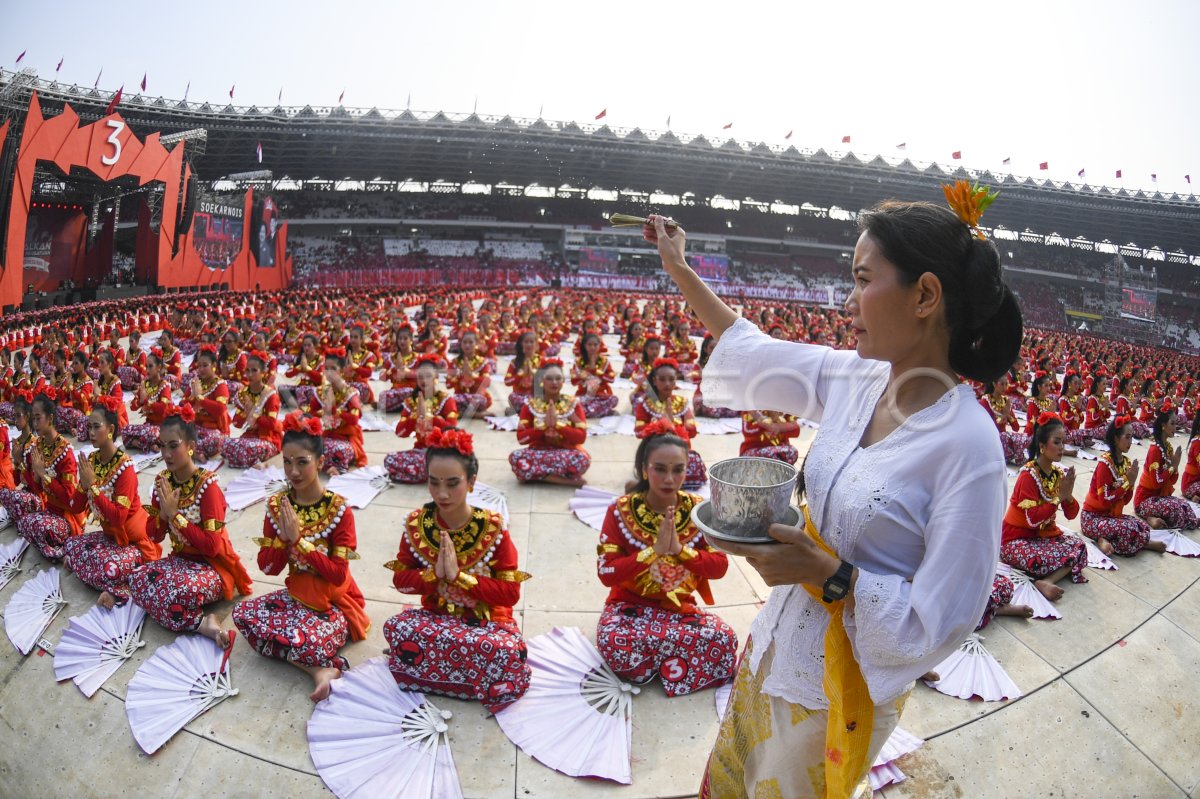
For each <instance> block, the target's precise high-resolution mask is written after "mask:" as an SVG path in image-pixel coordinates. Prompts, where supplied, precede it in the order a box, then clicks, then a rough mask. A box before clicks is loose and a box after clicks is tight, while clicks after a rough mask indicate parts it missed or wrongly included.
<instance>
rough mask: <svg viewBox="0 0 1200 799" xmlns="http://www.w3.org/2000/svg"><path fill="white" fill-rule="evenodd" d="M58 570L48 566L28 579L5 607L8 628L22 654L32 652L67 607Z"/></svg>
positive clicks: (10, 637) (5, 623)
mask: <svg viewBox="0 0 1200 799" xmlns="http://www.w3.org/2000/svg"><path fill="white" fill-rule="evenodd" d="M66 605H67V601H66V600H65V599H63V595H62V590H61V589H60V588H59V571H58V569H46V570H45V571H42V572H38V573H37V574H36V575H34V576H33V577H31V578H30V579H29V580H28V581H26V583H25V585H23V586H21V587H20V588H18V589H17V592H16V593H15V594H13V595H12V599H10V600H8V606H7V607H6V608H4V629H5V631H6V632H7V633H8V640H10V641H12V642H13V646H15V647H16V648H17V650H18V651H20V653H21V654H22V655H28V654H29V653H30V652H31V651H32V650H33V647H34V645H35V644H36V643H37V641H38V638H40V637H41V635H42V633H43V632H45V631H46V628H47V627H49V626H50V622H51V621H53V619H54V617H55V616H57V615H58V612H59V611H60V610H62V609H63V608H64V607H66Z"/></svg>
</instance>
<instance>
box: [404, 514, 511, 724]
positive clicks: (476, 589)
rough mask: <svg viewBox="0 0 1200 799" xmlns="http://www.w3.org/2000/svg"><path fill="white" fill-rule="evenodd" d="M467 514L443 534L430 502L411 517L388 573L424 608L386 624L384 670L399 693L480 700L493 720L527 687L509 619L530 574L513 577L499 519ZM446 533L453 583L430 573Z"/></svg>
mask: <svg viewBox="0 0 1200 799" xmlns="http://www.w3.org/2000/svg"><path fill="white" fill-rule="evenodd" d="M471 511H472V512H471V520H470V521H469V522H467V524H466V525H465V526H464V527H462V528H460V529H458V530H445V527H444V526H443V525H442V524H441V521H440V520H439V518H438V516H437V505H436V504H434V503H432V502H430V503H429V504H427V505H425V506H424V507H422V508H418V509H417V510H415V511H413V512H412V513H410V514H409V516H408V521H407V522H406V523H405V528H404V535H403V536H402V537H401V539H400V550H399V552H397V553H396V559H395V560H394V561H391V562H389V563H388V564H387V568H389V569H392V570H393V571H394V572H395V575H394V576H393V577H392V582H393V584H394V585H395V586H396V588H397V589H398V590H399V591H400V592H401V593H405V594H417V595H419V596H420V597H421V607H420V608H410V609H408V610H405V611H404V612H403V613H400V614H399V615H396V616H393V617H392V618H390V619H388V621H387V624H385V625H384V628H383V633H384V636H385V637H386V638H387V640H388V644H389V646H390V647H391V654H390V656H389V657H388V667H389V668H390V669H391V670H392V674H393V676H395V678H396V682H397V683H399V684H400V686H401V687H403V688H409V689H414V690H421V691H431V692H433V693H438V694H446V695H448V696H454V697H458V698H460V699H475V700H479V701H481V702H483V705H484V707H486V708H487V709H488V710H490V711H492V712H493V713H494V712H496V711H498V710H501V709H503V708H504V707H506V706H508V705H509V704H511V703H513V702H515V701H516V700H517V699H520V698H521V695H522V694H524V693H525V690H526V689H527V688H528V687H529V677H530V671H529V666H527V665H526V664H525V657H526V649H525V640H524V639H523V638H522V637H521V632H520V630H519V629H518V628H517V625H516V624H515V623H514V622H513V617H512V606H513V605H515V604H516V603H517V600H518V599H520V596H521V583H522V582H523V581H524V580H527V579H529V575H528V574H526V573H525V572H522V571H518V570H517V549H516V547H515V546H513V543H512V539H511V538H510V537H509V535H508V531H507V530H506V529H505V528H504V519H503V517H501V516H500V514H498V513H496V512H494V511H490V510H484V509H480V508H472V509H471ZM443 530H445V531H446V532H447V533H449V535H450V538H451V540H452V541H453V542H454V548H455V553H456V554H457V556H458V567H459V569H460V571H459V575H458V578H457V579H456V580H454V582H447V581H445V580H441V579H438V577H437V575H436V573H435V571H434V564H436V563H437V559H438V553H439V552H440V550H441V534H442V531H443Z"/></svg>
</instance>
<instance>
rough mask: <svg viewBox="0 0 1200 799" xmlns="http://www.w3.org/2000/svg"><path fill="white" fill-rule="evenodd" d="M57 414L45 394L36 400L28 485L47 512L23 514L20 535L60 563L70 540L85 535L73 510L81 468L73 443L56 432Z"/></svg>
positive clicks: (32, 411)
mask: <svg viewBox="0 0 1200 799" xmlns="http://www.w3.org/2000/svg"><path fill="white" fill-rule="evenodd" d="M54 411H55V407H54V401H53V400H52V399H50V398H49V397H47V396H46V395H45V394H39V395H38V396H37V397H34V399H33V404H32V406H31V408H30V413H29V421H30V424H31V426H32V427H33V432H34V439H33V440H32V441H31V442H30V445H29V447H28V449H27V456H26V457H27V458H28V463H29V470H30V472H31V473H32V480H30V479H29V478H27V482H29V483H30V484H31V487H32V485H36V486H37V488H38V490H39V493H40V495H41V500H42V503H43V504H44V506H45V510H43V511H42V512H40V513H26V514H25V515H23V516H22V517H21V518H20V520H19V521H18V522H17V532H18V533H20V535H21V537H22V538H24V539H25V540H26V541H28V542H29V543H31V544H33V545H34V546H36V547H37V548H38V550H39V551H40V552H41V553H42V555H43V556H45V558H46V559H47V560H52V561H58V560H62V556H63V544H64V543H66V541H67V539H68V538H70V537H71V536H75V535H79V534H80V533H81V532H83V513H82V512H78V511H73V510H71V497H72V496H73V494H74V492H75V486H76V484H77V481H78V477H77V476H78V474H79V469H78V466H77V464H76V461H75V450H73V449H71V442H69V441H68V440H67V439H66V438H65V437H63V436H62V435H61V434H60V433H59V432H58V431H57V430H55V429H54ZM34 480H36V483H33V481H34Z"/></svg>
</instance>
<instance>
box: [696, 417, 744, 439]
mask: <svg viewBox="0 0 1200 799" xmlns="http://www.w3.org/2000/svg"><path fill="white" fill-rule="evenodd" d="M696 432H697V433H699V434H700V435H705V436H723V435H728V434H730V433H740V432H742V420H741V419H740V418H737V417H735V418H732V419H709V418H707V417H701V418H699V419H697V420H696Z"/></svg>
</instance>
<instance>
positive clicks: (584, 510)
mask: <svg viewBox="0 0 1200 799" xmlns="http://www.w3.org/2000/svg"><path fill="white" fill-rule="evenodd" d="M616 501H617V495H616V494H615V493H613V492H612V491H605V490H604V489H603V488H594V487H592V486H584V487H583V488H579V489H576V491H575V496H573V497H571V498H570V499H569V500H567V505H569V506H570V508H571V513H574V514H575V518H577V519H579V521H581V522H583V523H584V524H586V525H587V526H588V527H591V528H592V529H593V530H603V529H604V519H605V517H606V516H608V509H609V508H610V507H612V504H613V503H614V502H616Z"/></svg>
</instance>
